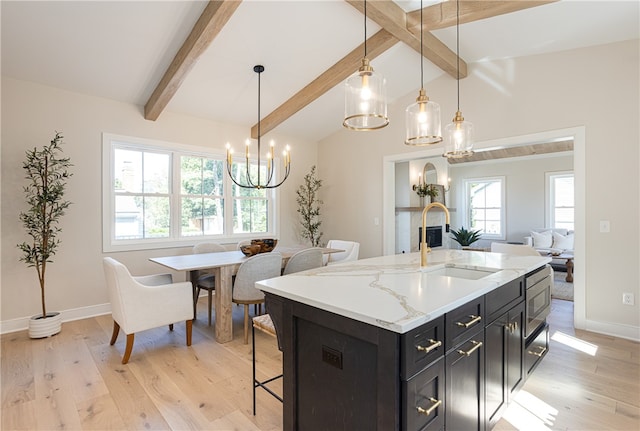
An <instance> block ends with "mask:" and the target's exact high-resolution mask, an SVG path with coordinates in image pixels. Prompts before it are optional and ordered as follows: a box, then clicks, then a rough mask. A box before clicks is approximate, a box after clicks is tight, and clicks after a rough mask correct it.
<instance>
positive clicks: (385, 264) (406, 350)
mask: <svg viewBox="0 0 640 431" xmlns="http://www.w3.org/2000/svg"><path fill="white" fill-rule="evenodd" d="M548 262H549V258H548V257H542V256H541V257H536V256H510V255H505V254H499V253H486V252H474V251H461V250H438V251H433V252H432V253H431V254H429V259H428V265H427V266H426V267H425V268H420V257H419V254H418V253H411V254H400V255H394V256H382V257H376V258H370V259H363V260H358V261H355V262H347V263H344V264H340V265H333V266H329V267H322V268H318V269H315V270H309V271H305V272H302V273H296V274H291V275H288V276H285V277H278V278H274V279H270V280H265V281H262V282H259V283H258V287H259V288H260V289H262V290H263V291H264V292H265V294H266V301H267V309H268V311H269V314H270V315H271V317H272V319H273V321H274V324H275V326H276V329H277V333H278V344H279V347H280V348H281V350H282V351H283V368H284V381H283V391H284V429H285V430H305V431H306V430H316V429H332V430H336V429H349V430H355V429H366V430H374V429H378V430H396V429H397V430H399V429H410V430H413V429H420V430H422V429H442V428H444V427H446V428H447V429H482V430H484V429H487V428H490V427H491V426H492V424H493V423H495V421H496V420H497V418H499V414H500V413H501V412H502V410H503V409H504V408H505V407H506V405H507V404H508V402H509V399H510V398H511V397H512V396H513V394H514V393H515V391H516V390H517V389H518V388H519V387H520V386H521V385H522V384H523V383H524V380H525V378H526V375H527V374H528V373H529V372H530V371H532V369H533V368H534V367H535V365H537V363H538V362H539V360H540V359H541V358H542V357H543V356H544V353H546V349H547V347H548V340H546V337H547V327H546V322H543V324H542V325H540V328H539V329H538V330H537V331H535V333H533V334H532V335H531V338H530V340H529V341H528V342H527V340H525V333H524V327H525V325H526V314H525V293H526V292H525V286H526V278H527V277H529V276H531V275H532V274H536V273H540V274H542V275H544V277H545V280H546V279H547V275H546V274H544V270H545V268H546V264H547V263H548ZM486 334H488V337H490V338H488V339H486V340H485V336H487V335H486ZM531 343H533V344H534V345H533V347H531V346H529V344H531ZM540 343H542V344H544V346H542V347H540V346H539V345H540ZM489 346H490V347H491V348H489ZM528 347H530V349H533V353H532V354H531V356H533V357H534V359H535V361H534V363H530V362H528V361H527V358H526V349H527V348H528ZM543 349H544V350H543Z"/></svg>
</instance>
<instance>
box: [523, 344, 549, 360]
mask: <svg viewBox="0 0 640 431" xmlns="http://www.w3.org/2000/svg"><path fill="white" fill-rule="evenodd" d="M536 349H540V351H539V352H533V351H531V350H528V351H527V353H529V354H530V355H533V356H537V357H539V358H541V357H542V355H544V352H546V351H547V348H546V347H544V346H537V347H536Z"/></svg>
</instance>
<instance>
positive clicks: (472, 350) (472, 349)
mask: <svg viewBox="0 0 640 431" xmlns="http://www.w3.org/2000/svg"><path fill="white" fill-rule="evenodd" d="M471 342H472V343H473V347H472V348H471V349H469V350H467V351H466V352H465V351H464V350H458V353H460V354H461V355H464V356H471V354H472V353H473V352H475V351H476V350H478V349H479V348H480V346H482V341H475V340H471Z"/></svg>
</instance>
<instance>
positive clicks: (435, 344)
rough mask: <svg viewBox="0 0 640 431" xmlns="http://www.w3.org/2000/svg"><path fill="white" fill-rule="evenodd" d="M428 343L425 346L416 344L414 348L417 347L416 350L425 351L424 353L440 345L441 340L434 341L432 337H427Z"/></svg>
mask: <svg viewBox="0 0 640 431" xmlns="http://www.w3.org/2000/svg"><path fill="white" fill-rule="evenodd" d="M429 343H431V344H429V345H428V346H427V347H423V346H420V345H417V346H416V349H418V352H425V353H429V352H430V351H432V350H434V349H437V348H438V347H440V346H442V341H436V340H434V339H433V338H429Z"/></svg>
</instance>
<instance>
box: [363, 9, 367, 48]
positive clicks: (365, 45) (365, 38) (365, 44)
mask: <svg viewBox="0 0 640 431" xmlns="http://www.w3.org/2000/svg"><path fill="white" fill-rule="evenodd" d="M364 56H365V57H366V56H367V0H364Z"/></svg>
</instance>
